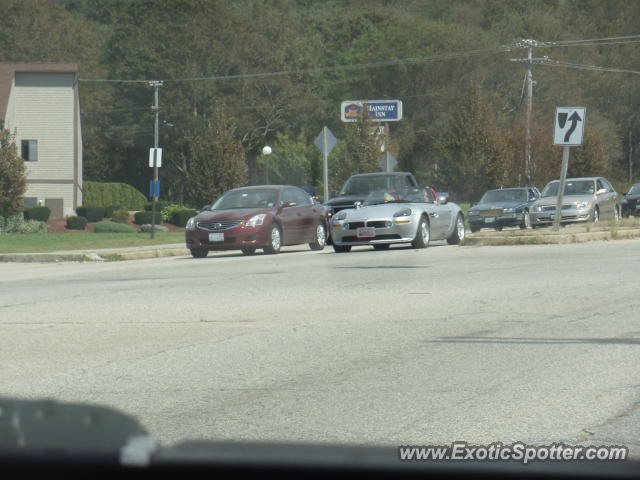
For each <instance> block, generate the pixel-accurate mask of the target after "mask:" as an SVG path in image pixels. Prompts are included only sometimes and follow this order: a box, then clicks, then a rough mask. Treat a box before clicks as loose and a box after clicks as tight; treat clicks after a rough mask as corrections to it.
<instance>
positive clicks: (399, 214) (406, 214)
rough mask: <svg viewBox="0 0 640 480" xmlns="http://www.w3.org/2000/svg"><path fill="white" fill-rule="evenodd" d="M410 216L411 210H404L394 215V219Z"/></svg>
mask: <svg viewBox="0 0 640 480" xmlns="http://www.w3.org/2000/svg"><path fill="white" fill-rule="evenodd" d="M409 215H411V209H410V208H403V209H402V210H399V211H397V212H396V213H394V214H393V216H394V217H408V216H409Z"/></svg>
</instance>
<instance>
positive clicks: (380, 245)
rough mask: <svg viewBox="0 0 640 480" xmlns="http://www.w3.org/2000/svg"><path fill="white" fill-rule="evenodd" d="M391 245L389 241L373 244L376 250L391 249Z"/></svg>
mask: <svg viewBox="0 0 640 480" xmlns="http://www.w3.org/2000/svg"><path fill="white" fill-rule="evenodd" d="M390 246H391V245H390V244H388V243H378V244H377V245H374V246H373V249H374V250H389V247H390Z"/></svg>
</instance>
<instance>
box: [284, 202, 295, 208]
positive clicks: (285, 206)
mask: <svg viewBox="0 0 640 480" xmlns="http://www.w3.org/2000/svg"><path fill="white" fill-rule="evenodd" d="M296 205H297V203H296V202H282V208H288V207H295V206H296Z"/></svg>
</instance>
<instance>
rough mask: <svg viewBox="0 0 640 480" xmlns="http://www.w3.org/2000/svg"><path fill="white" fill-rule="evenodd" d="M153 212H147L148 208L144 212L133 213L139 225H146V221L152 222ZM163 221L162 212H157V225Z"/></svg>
mask: <svg viewBox="0 0 640 480" xmlns="http://www.w3.org/2000/svg"><path fill="white" fill-rule="evenodd" d="M152 213H153V212H147V211H146V210H144V211H142V212H136V213H134V214H133V218H134V222H135V223H136V224H137V225H144V224H146V223H148V224H151V215H152ZM160 223H162V217H161V216H160V212H156V225H159V224H160Z"/></svg>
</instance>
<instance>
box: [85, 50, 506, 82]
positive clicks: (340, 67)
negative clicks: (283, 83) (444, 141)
mask: <svg viewBox="0 0 640 480" xmlns="http://www.w3.org/2000/svg"><path fill="white" fill-rule="evenodd" d="M513 48H516V47H514V46H506V45H505V46H500V47H493V48H483V49H477V50H469V51H466V52H452V53H443V54H439V55H429V56H424V57H410V58H403V59H398V60H384V61H380V62H369V63H355V64H352V65H331V66H326V67H315V68H303V69H298V70H282V71H278V72H260V73H240V74H234V75H213V76H202V77H185V78H168V79H164V80H160V81H162V82H197V81H205V80H235V79H246V78H262V77H281V76H286V75H304V74H313V73H327V72H340V71H349V70H365V69H370V68H380V67H390V66H395V65H406V64H416V63H426V62H434V61H443V60H453V59H457V58H468V57H474V56H480V55H491V54H497V53H504V52H509V51H511V50H512V49H513ZM80 81H81V82H96V83H149V82H152V81H157V80H140V79H137V80H126V79H96V78H81V79H80Z"/></svg>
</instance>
